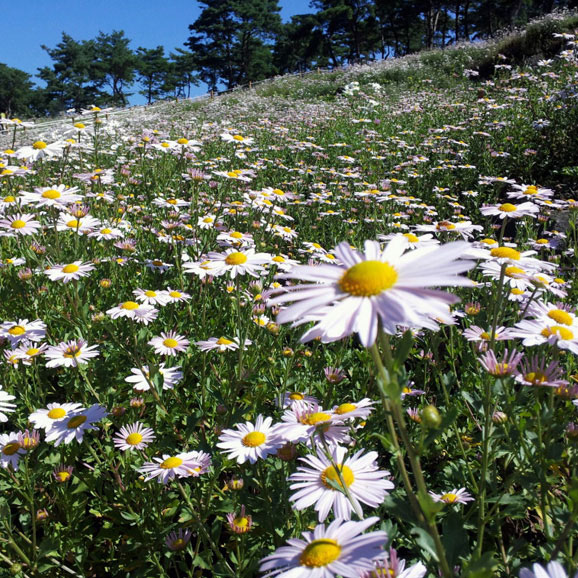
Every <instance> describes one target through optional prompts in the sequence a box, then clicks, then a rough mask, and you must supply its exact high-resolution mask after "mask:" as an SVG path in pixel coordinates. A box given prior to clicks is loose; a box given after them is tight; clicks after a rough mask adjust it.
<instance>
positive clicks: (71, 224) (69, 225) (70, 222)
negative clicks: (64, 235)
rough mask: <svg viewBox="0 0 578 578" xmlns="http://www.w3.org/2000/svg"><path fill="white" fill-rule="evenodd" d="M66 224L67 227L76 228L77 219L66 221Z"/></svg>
mask: <svg viewBox="0 0 578 578" xmlns="http://www.w3.org/2000/svg"><path fill="white" fill-rule="evenodd" d="M66 226H67V227H68V228H69V229H76V228H77V227H78V221H77V220H76V219H72V221H68V222H67V223H66Z"/></svg>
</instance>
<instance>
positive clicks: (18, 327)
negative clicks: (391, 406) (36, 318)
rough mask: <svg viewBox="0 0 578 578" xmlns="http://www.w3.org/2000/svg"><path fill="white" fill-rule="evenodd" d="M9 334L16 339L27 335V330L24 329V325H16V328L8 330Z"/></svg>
mask: <svg viewBox="0 0 578 578" xmlns="http://www.w3.org/2000/svg"><path fill="white" fill-rule="evenodd" d="M8 333H10V335H13V336H14V337H18V336H20V335H24V334H25V333H26V329H24V327H22V325H14V327H11V328H10V329H9V330H8Z"/></svg>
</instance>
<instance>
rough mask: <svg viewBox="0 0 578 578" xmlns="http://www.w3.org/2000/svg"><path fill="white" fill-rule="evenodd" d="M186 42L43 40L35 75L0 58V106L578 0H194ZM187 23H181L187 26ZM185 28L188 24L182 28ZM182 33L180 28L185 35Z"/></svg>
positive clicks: (37, 104)
mask: <svg viewBox="0 0 578 578" xmlns="http://www.w3.org/2000/svg"><path fill="white" fill-rule="evenodd" d="M198 4H199V5H200V6H201V13H200V15H199V17H198V18H197V19H196V20H195V22H193V23H192V24H190V25H189V26H188V29H189V37H188V38H187V39H186V40H185V42H184V48H177V49H176V50H175V51H174V52H170V53H169V54H166V53H165V49H164V47H163V46H157V47H156V48H143V47H139V48H138V49H137V50H133V49H132V48H131V47H130V39H129V38H127V37H126V36H125V34H124V32H123V31H113V32H111V33H103V32H101V33H100V34H99V35H98V36H97V37H96V38H94V39H91V40H83V41H77V40H74V39H73V38H72V37H71V36H69V35H68V34H64V33H63V35H62V40H61V42H60V43H59V44H57V45H56V47H54V48H49V47H47V46H43V47H42V48H43V49H44V50H45V51H46V52H47V53H48V55H49V56H50V58H51V60H52V65H51V66H45V67H43V68H40V69H38V74H37V75H36V76H37V77H38V78H39V79H40V80H41V81H42V86H36V85H35V84H34V82H33V80H32V75H30V74H28V73H26V72H24V71H22V70H18V69H16V68H12V67H9V66H7V65H6V64H1V63H0V112H4V113H6V114H7V115H9V116H11V115H27V114H32V115H37V116H38V115H40V116H46V115H55V114H58V113H61V112H63V111H66V110H69V109H75V110H80V109H82V108H86V107H88V106H90V105H92V104H96V105H98V106H102V105H105V106H109V105H113V106H125V105H126V104H128V98H129V97H130V96H132V95H133V94H134V92H130V90H132V89H133V88H134V87H135V84H136V85H137V87H138V88H139V90H138V92H139V94H141V95H143V96H144V97H145V98H146V100H147V102H148V103H151V102H153V101H155V100H158V99H162V98H168V97H188V96H190V92H191V87H192V86H195V85H198V84H199V83H200V82H203V83H205V84H206V85H207V87H208V90H221V89H231V88H233V87H235V86H238V85H243V84H247V83H249V82H254V81H258V80H262V79H264V78H269V77H271V76H275V75H277V74H286V73H293V72H305V71H308V70H311V69H314V68H316V67H337V66H343V65H346V64H354V63H361V62H369V61H372V60H376V59H384V58H390V57H396V56H402V55H405V54H409V53H412V52H417V51H419V50H423V49H431V48H435V47H441V48H444V47H446V46H448V45H451V44H453V43H456V42H460V41H462V40H472V39H477V38H484V37H488V36H492V35H493V34H495V33H496V32H497V31H498V30H500V29H503V28H509V27H512V26H516V25H523V24H525V23H527V22H528V21H529V20H530V19H532V18H535V17H538V16H541V15H543V14H546V13H549V12H551V11H552V10H554V9H561V8H575V7H576V6H577V5H578V0H311V1H310V8H311V10H312V12H311V13H308V14H299V15H296V16H292V17H291V19H290V21H288V22H282V20H281V15H280V11H281V9H280V6H279V2H278V0H199V2H198ZM183 29H185V25H184V26H183ZM184 34H185V32H184ZM184 34H183V35H184Z"/></svg>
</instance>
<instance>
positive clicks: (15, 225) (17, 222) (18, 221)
mask: <svg viewBox="0 0 578 578" xmlns="http://www.w3.org/2000/svg"><path fill="white" fill-rule="evenodd" d="M10 226H11V227H12V228H13V229H23V228H24V227H26V222H25V221H23V220H22V219H16V220H14V221H12V223H10Z"/></svg>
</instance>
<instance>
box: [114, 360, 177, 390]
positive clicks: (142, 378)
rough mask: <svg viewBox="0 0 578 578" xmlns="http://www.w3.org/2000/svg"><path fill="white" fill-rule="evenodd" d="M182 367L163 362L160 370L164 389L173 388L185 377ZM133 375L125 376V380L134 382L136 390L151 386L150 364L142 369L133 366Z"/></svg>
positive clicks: (146, 388) (147, 388)
mask: <svg viewBox="0 0 578 578" xmlns="http://www.w3.org/2000/svg"><path fill="white" fill-rule="evenodd" d="M180 369H181V368H180V367H167V368H165V364H164V363H161V364H160V365H159V367H158V372H159V374H160V375H161V376H162V378H163V389H173V387H174V386H175V385H176V384H177V383H178V382H179V381H180V380H181V379H182V378H183V372H182V371H180ZM130 371H131V373H132V375H129V376H128V377H126V378H125V381H126V382H128V383H132V384H133V389H135V390H136V391H148V390H149V389H150V388H151V383H150V373H149V368H148V365H143V367H142V369H139V368H137V367H133V368H132V369H131V370H130Z"/></svg>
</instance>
